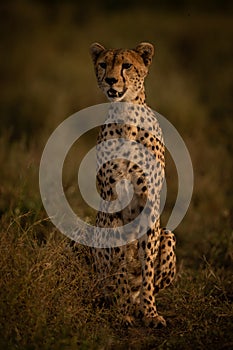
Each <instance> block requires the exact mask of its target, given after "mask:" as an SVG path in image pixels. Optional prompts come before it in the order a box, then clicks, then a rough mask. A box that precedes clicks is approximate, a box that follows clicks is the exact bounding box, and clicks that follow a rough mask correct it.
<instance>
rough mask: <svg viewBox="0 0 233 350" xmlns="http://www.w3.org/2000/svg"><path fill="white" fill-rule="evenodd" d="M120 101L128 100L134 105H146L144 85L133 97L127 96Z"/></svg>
mask: <svg viewBox="0 0 233 350" xmlns="http://www.w3.org/2000/svg"><path fill="white" fill-rule="evenodd" d="M122 102H129V103H133V104H135V105H142V106H147V104H146V95H145V89H144V86H143V87H142V89H141V90H140V91H139V92H138V94H137V95H136V96H135V97H134V98H133V99H129V98H127V99H125V100H122Z"/></svg>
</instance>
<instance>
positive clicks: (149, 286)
mask: <svg viewBox="0 0 233 350" xmlns="http://www.w3.org/2000/svg"><path fill="white" fill-rule="evenodd" d="M159 235H160V228H159V221H157V222H156V224H155V227H154V228H153V229H149V230H148V231H147V234H146V235H144V236H143V237H142V238H141V239H140V240H139V251H138V252H139V259H140V262H141V268H142V285H141V291H140V309H139V312H140V314H141V315H142V320H143V323H144V324H145V325H146V326H150V327H161V326H166V321H165V319H164V318H163V317H162V316H160V315H159V314H158V312H157V308H156V303H155V294H156V290H155V276H156V275H155V267H156V260H157V256H158V254H159V245H160V240H159Z"/></svg>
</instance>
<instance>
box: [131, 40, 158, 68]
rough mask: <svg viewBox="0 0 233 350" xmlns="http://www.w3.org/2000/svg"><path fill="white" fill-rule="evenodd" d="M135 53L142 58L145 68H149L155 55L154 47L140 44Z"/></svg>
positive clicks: (148, 44)
mask: <svg viewBox="0 0 233 350" xmlns="http://www.w3.org/2000/svg"><path fill="white" fill-rule="evenodd" d="M135 51H136V52H137V53H139V55H140V56H141V57H142V59H143V61H144V64H145V66H146V67H149V65H150V64H151V62H152V57H153V55H154V46H153V45H152V44H150V43H140V44H139V45H138V46H137V47H136V49H135Z"/></svg>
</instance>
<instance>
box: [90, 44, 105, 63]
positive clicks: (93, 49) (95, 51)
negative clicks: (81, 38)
mask: <svg viewBox="0 0 233 350" xmlns="http://www.w3.org/2000/svg"><path fill="white" fill-rule="evenodd" d="M104 50H105V48H104V47H103V46H102V45H100V44H98V43H93V44H91V46H90V54H91V57H92V60H93V62H94V63H95V62H96V60H97V58H98V56H99V55H100V53H101V52H102V51H104Z"/></svg>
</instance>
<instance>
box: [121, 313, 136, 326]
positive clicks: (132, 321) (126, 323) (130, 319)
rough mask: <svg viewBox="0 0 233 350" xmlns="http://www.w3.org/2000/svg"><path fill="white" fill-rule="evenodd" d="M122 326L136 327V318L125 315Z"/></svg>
mask: <svg viewBox="0 0 233 350" xmlns="http://www.w3.org/2000/svg"><path fill="white" fill-rule="evenodd" d="M122 324H123V325H124V326H126V327H133V326H135V318H134V317H133V316H130V315H125V316H123V319H122Z"/></svg>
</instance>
